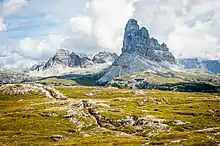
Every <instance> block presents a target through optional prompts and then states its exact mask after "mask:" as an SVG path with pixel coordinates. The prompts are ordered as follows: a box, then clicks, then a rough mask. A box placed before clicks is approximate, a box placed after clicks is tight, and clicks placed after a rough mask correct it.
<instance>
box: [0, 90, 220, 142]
mask: <svg viewBox="0 0 220 146" xmlns="http://www.w3.org/2000/svg"><path fill="white" fill-rule="evenodd" d="M56 89H57V90H59V91H60V92H61V93H63V94H64V95H66V96H67V97H68V98H69V99H72V100H76V101H78V100H82V99H83V100H90V101H99V102H103V101H104V103H105V104H107V105H108V106H103V105H102V104H96V105H95V106H94V107H93V108H94V111H98V112H99V113H100V114H101V115H102V116H103V117H105V118H106V119H111V120H120V119H126V118H127V117H128V116H129V117H132V116H134V117H135V116H136V117H139V118H144V117H148V116H154V117H155V119H163V120H164V121H163V122H162V124H166V125H168V127H169V130H165V131H164V130H156V129H153V128H151V127H147V126H143V127H141V128H138V127H135V126H131V125H128V126H113V125H111V124H106V125H105V126H104V127H102V128H101V127H97V126H95V125H94V124H92V120H91V119H90V118H88V117H86V116H82V117H78V118H79V119H81V120H82V121H83V122H84V123H86V124H85V125H83V127H82V128H81V130H78V128H77V126H78V125H77V124H74V123H72V122H70V121H69V120H68V119H64V118H63V115H64V114H65V113H66V112H67V111H66V110H65V109H64V110H52V109H53V108H58V107H65V106H67V105H68V104H67V103H65V101H64V103H63V102H61V101H59V100H51V99H47V98H45V97H44V96H43V95H42V94H40V93H30V94H28V95H6V94H4V93H1V92H0V145H142V144H144V143H149V144H150V145H217V144H218V143H220V141H219V139H220V134H219V133H220V113H219V112H218V111H217V110H219V109H220V101H219V100H217V98H219V97H220V94H219V93H215V94H210V93H184V92H164V91H157V90H145V91H144V92H145V95H140V96H137V95H135V94H134V92H133V90H129V89H115V88H100V87H56ZM87 93H93V94H94V95H93V96H91V97H89V96H86V94H87ZM51 101H56V102H54V103H51ZM25 107H32V108H33V110H24V108H25ZM47 109H51V110H47ZM212 111H215V112H212ZM48 112H50V113H55V114H57V116H55V117H47V116H43V115H44V114H45V113H48ZM85 112H86V111H85ZM174 120H182V121H185V122H189V123H188V124H186V125H179V126H178V125H175V124H174V123H173V121H174ZM90 123H91V124H90ZM87 125H90V126H87ZM216 127H217V128H216ZM207 128H216V129H213V130H210V131H199V130H202V129H207ZM118 131H119V132H125V133H127V134H128V135H130V136H129V137H124V136H116V133H117V132H118ZM57 134H59V135H63V136H65V137H67V138H68V139H67V140H65V141H60V142H54V141H53V140H51V139H50V136H52V135H57ZM84 134H89V135H90V137H84V136H83V135H84Z"/></svg>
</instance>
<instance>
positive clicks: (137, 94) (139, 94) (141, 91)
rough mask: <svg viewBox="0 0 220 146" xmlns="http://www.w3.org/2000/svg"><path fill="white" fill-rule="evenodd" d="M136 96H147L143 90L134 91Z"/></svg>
mask: <svg viewBox="0 0 220 146" xmlns="http://www.w3.org/2000/svg"><path fill="white" fill-rule="evenodd" d="M133 93H134V95H135V96H142V95H145V92H144V91H143V90H135V91H133Z"/></svg>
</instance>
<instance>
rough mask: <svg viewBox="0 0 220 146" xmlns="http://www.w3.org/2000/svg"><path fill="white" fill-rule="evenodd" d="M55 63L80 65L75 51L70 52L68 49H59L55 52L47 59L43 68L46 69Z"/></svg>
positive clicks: (67, 65) (68, 65) (72, 65)
mask: <svg viewBox="0 0 220 146" xmlns="http://www.w3.org/2000/svg"><path fill="white" fill-rule="evenodd" d="M56 65H61V66H66V67H80V66H81V58H80V57H79V56H78V55H76V54H75V53H73V52H72V53H71V52H70V51H68V50H64V49H60V50H59V51H57V53H56V54H55V55H54V56H53V57H52V58H50V59H49V61H48V62H47V63H46V64H45V65H44V67H43V70H47V69H49V68H52V67H54V66H56Z"/></svg>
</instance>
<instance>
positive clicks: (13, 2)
mask: <svg viewBox="0 0 220 146" xmlns="http://www.w3.org/2000/svg"><path fill="white" fill-rule="evenodd" d="M27 5H28V1H27V0H6V1H5V2H4V3H3V14H4V15H5V16H7V15H12V14H15V13H16V12H17V11H19V10H20V9H21V8H22V7H23V6H27Z"/></svg>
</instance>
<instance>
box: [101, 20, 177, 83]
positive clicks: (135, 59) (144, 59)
mask: <svg viewBox="0 0 220 146" xmlns="http://www.w3.org/2000/svg"><path fill="white" fill-rule="evenodd" d="M174 65H176V60H175V57H174V56H173V54H172V53H171V52H169V48H168V47H167V45H166V44H165V43H163V44H159V43H158V41H157V40H156V39H155V38H151V37H150V35H149V32H148V30H147V29H146V28H145V27H142V28H141V29H140V28H139V25H138V23H137V21H136V20H134V19H130V20H129V21H128V23H127V25H126V27H125V33H124V41H123V47H122V54H121V55H120V56H119V58H118V59H116V61H115V62H114V63H113V65H112V66H111V67H110V68H109V69H108V70H107V72H106V73H105V74H104V76H103V77H102V78H101V79H100V80H99V83H101V84H102V83H106V82H108V81H110V80H111V79H113V78H114V77H118V76H125V75H130V74H133V73H136V72H142V71H147V70H150V71H160V70H162V69H164V68H167V69H169V68H170V67H171V66H174Z"/></svg>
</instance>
